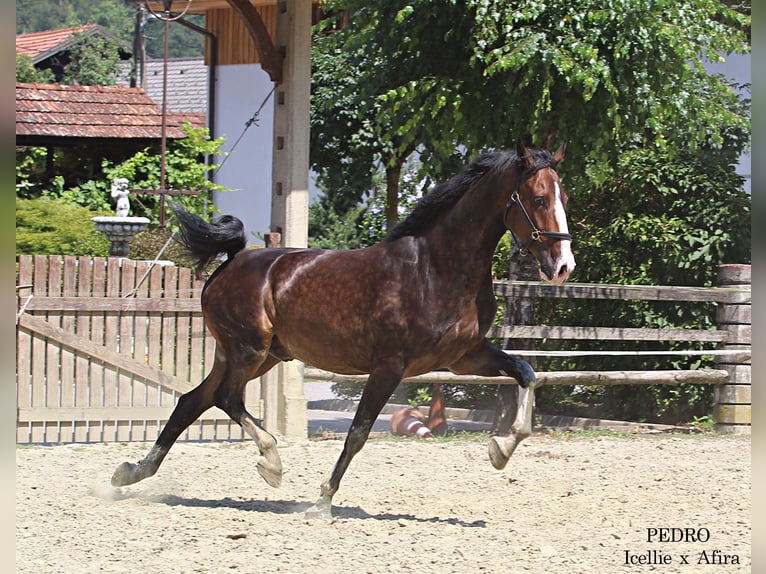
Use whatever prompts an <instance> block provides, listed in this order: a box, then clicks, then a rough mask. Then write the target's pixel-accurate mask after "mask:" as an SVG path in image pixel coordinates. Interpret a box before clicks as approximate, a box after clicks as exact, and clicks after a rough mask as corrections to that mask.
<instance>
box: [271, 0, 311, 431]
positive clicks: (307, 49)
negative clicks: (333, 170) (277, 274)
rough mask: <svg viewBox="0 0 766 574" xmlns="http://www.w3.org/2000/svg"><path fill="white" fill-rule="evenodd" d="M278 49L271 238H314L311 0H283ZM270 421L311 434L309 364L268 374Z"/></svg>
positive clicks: (300, 242) (276, 427) (274, 426)
mask: <svg viewBox="0 0 766 574" xmlns="http://www.w3.org/2000/svg"><path fill="white" fill-rule="evenodd" d="M275 45H276V49H277V50H280V51H281V52H282V53H283V55H284V62H283V71H282V78H283V80H282V82H281V83H280V84H278V85H277V86H276V90H275V92H274V141H273V146H274V151H273V157H274V159H273V164H272V191H271V232H272V236H271V242H273V240H274V239H278V242H279V245H280V246H281V247H306V245H307V244H308V205H309V192H308V189H309V105H310V102H309V97H310V92H311V2H308V1H306V0H278V2H277V37H276V39H275ZM264 400H265V403H266V405H265V411H266V412H265V414H264V424H265V426H266V428H267V429H268V430H269V431H270V432H273V433H276V434H278V435H281V436H283V437H285V438H287V439H302V438H306V436H307V434H308V415H307V412H306V408H307V400H306V396H305V394H304V392H303V365H302V364H301V363H299V362H298V361H290V362H287V363H280V364H279V365H277V366H276V367H274V369H272V370H271V372H269V373H268V374H267V376H265V377H264Z"/></svg>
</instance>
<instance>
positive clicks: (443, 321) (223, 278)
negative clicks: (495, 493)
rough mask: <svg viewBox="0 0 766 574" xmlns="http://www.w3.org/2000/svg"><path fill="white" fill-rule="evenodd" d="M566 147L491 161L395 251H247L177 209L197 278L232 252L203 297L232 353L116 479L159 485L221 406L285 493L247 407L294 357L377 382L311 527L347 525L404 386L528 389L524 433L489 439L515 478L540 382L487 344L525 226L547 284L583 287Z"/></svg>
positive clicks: (497, 463)
mask: <svg viewBox="0 0 766 574" xmlns="http://www.w3.org/2000/svg"><path fill="white" fill-rule="evenodd" d="M565 147H566V144H564V145H562V146H561V147H560V148H559V149H558V150H557V151H556V152H555V153H553V154H551V153H550V152H549V151H547V150H544V149H541V148H535V147H527V146H525V145H523V144H519V145H517V148H516V150H506V151H494V152H488V153H484V154H482V155H480V156H478V157H477V158H476V159H475V160H474V161H473V162H472V163H471V164H470V165H468V167H467V168H465V169H464V170H463V171H462V172H461V173H459V174H457V175H456V176H454V177H453V178H451V179H450V180H448V181H446V182H445V183H442V184H440V185H438V186H436V187H435V188H434V189H433V190H432V191H431V192H430V193H428V194H427V195H425V196H424V197H423V198H422V199H421V200H420V201H419V202H418V204H417V205H416V206H415V208H414V209H413V211H412V212H411V214H410V215H409V216H408V217H406V218H405V219H404V220H402V221H401V222H399V223H398V224H397V225H396V226H395V227H394V228H393V229H391V230H390V231H389V233H388V235H387V236H386V237H385V238H384V239H383V241H381V242H380V243H377V244H375V245H372V246H370V247H367V248H365V249H357V250H344V251H334V250H319V249H305V248H265V249H245V246H246V236H245V232H244V225H243V224H242V222H241V221H240V220H239V219H237V218H236V217H234V216H231V215H223V216H220V217H217V218H216V219H214V220H213V221H212V222H210V223H209V222H207V221H205V220H203V219H202V218H200V217H198V216H196V215H193V214H191V213H189V212H186V211H184V210H183V209H180V208H178V207H174V208H173V212H174V214H175V216H176V218H177V219H178V223H179V225H180V231H179V241H180V243H182V244H183V245H184V246H185V247H186V248H187V250H188V251H189V252H190V253H191V254H192V255H193V256H194V257H195V259H196V263H197V264H196V269H197V272H198V273H200V272H201V270H202V269H204V268H205V267H206V266H207V265H208V264H209V263H210V262H212V261H213V260H214V259H215V258H216V257H218V256H219V255H220V254H225V255H226V260H225V261H224V262H223V263H222V264H221V265H220V266H219V267H218V268H217V269H216V270H215V271H214V272H213V273H212V274H211V276H210V277H209V278H208V279H207V281H206V283H205V286H204V288H203V291H202V296H201V305H202V313H203V317H204V320H205V323H206V325H207V327H208V329H209V330H210V332H211V334H212V335H213V337H214V338H215V340H216V343H217V344H216V351H215V360H214V362H213V366H212V368H211V370H210V372H209V373H208V375H207V376H206V377H205V379H204V380H203V381H202V382H201V383H200V384H199V385H198V386H197V387H195V388H194V389H193V390H191V391H189V392H188V393H186V394H184V395H182V396H181V397H180V398H179V400H178V403H177V404H176V407H175V409H174V410H173V412H172V414H171V416H170V418H169V420H168V422H167V424H166V425H165V427H164V428H163V429H162V431H161V432H160V434H159V437H158V438H157V440H156V442H155V444H154V446H153V447H152V448H151V450H150V451H149V452H148V453H147V455H146V456H145V457H144V458H143V459H141V460H140V461H139V462H137V463H135V464H134V463H130V462H124V463H122V464H121V465H119V466H118V467H117V469H116V470H115V472H114V474H113V476H112V479H111V483H112V485H114V486H124V485H129V484H133V483H135V482H138V481H140V480H143V479H144V478H147V477H149V476H152V475H154V474H155V473H156V472H157V469H158V468H159V466H160V464H161V463H162V461H163V459H164V458H165V456H166V455H167V454H168V451H169V450H170V448H171V446H172V445H173V443H174V442H175V441H176V439H177V438H178V437H179V435H180V434H181V433H182V432H183V431H184V430H185V429H186V428H187V427H188V426H189V425H190V424H192V423H193V422H194V421H195V420H196V419H197V418H199V416H200V415H202V413H204V412H205V411H206V410H208V409H209V408H210V407H212V406H216V407H218V408H220V409H222V410H223V411H224V412H226V413H227V414H228V415H229V416H230V417H231V418H232V419H233V420H234V421H236V422H237V423H238V424H240V425H241V426H242V428H243V429H244V430H245V431H246V432H247V434H249V435H250V436H251V437H252V438H253V439H254V441H255V443H256V445H257V447H258V449H259V451H260V456H259V457H258V459H257V461H256V462H257V470H258V473H259V474H260V475H261V477H262V478H263V479H264V480H265V481H266V482H267V483H268V484H269V485H271V486H275V487H276V486H279V485H280V484H281V479H282V462H281V459H280V456H279V452H278V450H277V443H276V439H275V438H274V436H272V435H271V434H270V433H269V432H267V431H266V430H265V429H264V428H263V427H262V426H261V424H260V421H258V420H256V419H255V418H254V417H253V416H252V415H251V414H250V413H248V412H247V410H246V409H245V405H244V401H243V395H244V390H245V386H246V385H247V382H248V381H250V380H251V379H255V378H257V377H260V376H261V375H263V374H264V373H266V372H267V371H268V370H269V369H271V368H272V367H274V366H275V365H276V364H278V363H279V362H280V361H288V360H291V359H298V360H300V361H302V362H304V363H307V364H310V365H313V366H315V367H318V368H320V369H324V370H327V371H332V372H335V373H340V374H368V375H369V378H368V379H367V382H366V384H365V386H364V390H363V392H362V397H361V400H360V402H359V406H358V407H357V410H356V414H355V415H354V418H353V421H352V423H351V426H350V428H349V431H348V434H347V436H346V439H345V443H344V446H343V450H342V452H341V454H340V456H339V458H338V460H337V462H336V464H335V466H334V468H333V470H332V472H331V474H330V476H329V477H328V479H327V480H325V481H324V482H323V483H322V485H321V489H320V497H319V499H318V500H317V502H316V504H315V505H314V506H312V507H311V508H309V510H307V512H306V516H307V517H308V518H331V517H332V498H333V496H334V495H335V493H336V492H337V491H338V488H339V486H340V481H341V478H342V477H343V475H344V473H345V472H346V469H347V468H348V466H349V463H350V462H351V460H352V458H353V457H354V456H355V455H356V454H357V453H358V452H359V450H360V449H361V448H362V447H363V445H364V444H365V442H366V440H367V438H368V436H369V433H370V429H371V428H372V425H373V423H374V422H375V420H376V418H377V417H378V415H379V414H380V411H381V409H382V408H383V406H384V405H385V403H386V402H387V401H388V399H389V398H390V397H391V394H392V393H393V391H394V389H395V388H396V387H397V385H399V383H400V381H401V380H402V379H403V378H405V377H413V376H416V375H419V374H423V373H427V372H429V371H433V370H437V369H449V370H450V371H452V372H454V373H457V374H473V375H480V376H489V377H493V376H510V377H513V378H514V379H516V381H517V382H518V384H519V406H518V410H517V416H516V421H515V423H514V425H513V427H512V430H511V433H510V434H509V435H508V436H492V437H490V440H489V456H490V461H491V463H492V465H493V466H494V467H495V468H497V469H502V468H504V467H505V465H506V463H507V461H508V458H509V457H510V456H511V454H512V453H513V451H514V449H515V448H516V445H517V444H518V443H519V441H521V440H522V439H523V438H525V437H526V436H529V434H531V429H532V409H533V407H534V389H535V387H536V383H535V373H534V371H533V370H532V368H531V366H530V365H529V363H527V362H526V361H523V360H521V359H519V358H516V357H513V356H511V355H509V354H507V353H505V352H503V351H502V350H500V349H498V348H497V347H495V346H493V345H492V344H491V343H490V342H489V341H488V339H487V338H486V337H485V334H486V332H487V330H488V329H489V327H490V326H491V325H492V321H493V319H494V317H495V311H496V308H497V304H496V301H495V296H494V292H493V286H492V273H491V263H492V255H493V253H494V251H495V247H496V246H497V243H498V242H499V241H500V239H501V237H502V236H503V234H504V233H505V232H506V231H508V230H510V231H511V233H512V235H513V237H514V238H515V240H516V241H517V242H519V244H520V246H521V249H522V250H523V251H524V252H526V253H530V254H532V255H533V256H534V257H535V259H536V260H537V261H538V263H539V266H540V274H541V277H542V278H543V279H544V280H546V281H549V282H553V283H562V282H564V281H566V279H567V278H568V277H569V274H570V273H571V272H572V270H573V269H574V266H575V260H574V256H573V255H572V250H571V236H570V235H569V230H568V227H567V220H566V214H565V209H566V203H567V195H566V193H565V192H564V189H563V188H562V186H561V182H560V180H559V176H558V173H557V171H556V167H557V165H558V163H559V162H560V161H561V160H562V158H563V157H564V151H565Z"/></svg>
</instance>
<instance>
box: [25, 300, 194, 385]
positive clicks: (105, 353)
mask: <svg viewBox="0 0 766 574" xmlns="http://www.w3.org/2000/svg"><path fill="white" fill-rule="evenodd" d="M19 325H20V326H21V327H22V328H24V329H27V330H29V331H31V332H33V333H36V334H38V335H41V336H43V337H46V338H48V339H52V340H53V341H55V342H57V343H60V344H61V345H63V346H65V347H69V348H70V349H74V350H75V351H79V352H80V353H84V354H86V355H88V356H90V357H91V359H93V360H95V361H101V362H103V363H106V364H108V365H112V366H114V367H117V368H119V369H122V370H124V371H126V372H128V373H132V374H134V375H136V376H137V377H141V378H142V379H145V380H146V381H147V382H149V383H154V384H156V385H160V386H163V387H166V388H168V389H171V390H174V391H177V392H179V393H186V392H188V391H190V390H191V389H192V388H194V385H192V384H191V383H189V382H187V381H184V380H182V379H179V378H178V377H175V376H173V375H169V374H167V373H165V372H163V371H160V370H158V369H155V368H153V367H150V366H149V365H145V364H143V363H141V362H139V361H136V360H134V359H133V358H132V357H130V356H127V355H123V354H120V353H116V352H114V351H110V350H109V349H107V348H105V347H104V346H103V345H99V344H97V343H94V342H93V341H89V340H88V339H84V338H82V337H78V336H77V335H75V334H74V333H71V332H69V331H65V330H64V329H61V328H59V327H56V326H55V325H51V324H50V323H48V322H47V321H46V320H45V319H42V318H40V317H35V316H33V315H29V314H24V315H22V316H21V317H20V318H19Z"/></svg>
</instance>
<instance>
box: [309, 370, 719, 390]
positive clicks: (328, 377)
mask: <svg viewBox="0 0 766 574" xmlns="http://www.w3.org/2000/svg"><path fill="white" fill-rule="evenodd" d="M536 375H537V380H538V381H539V382H540V384H543V385H583V386H598V385H681V384H685V385H721V384H723V383H725V382H726V381H727V380H728V377H729V374H728V373H727V372H726V371H723V370H719V369H698V370H695V371H685V370H677V371H551V372H549V373H536ZM304 377H305V379H306V380H307V381H308V380H318V381H330V382H333V383H341V382H344V383H345V382H360V383H363V382H365V381H366V380H367V375H337V374H335V373H330V372H329V371H322V370H320V369H314V368H307V369H306V370H305V371H304ZM403 382H405V383H442V384H445V385H465V384H469V385H470V384H473V385H515V384H516V379H513V378H511V377H479V376H477V375H455V374H454V373H450V372H448V371H433V372H431V373H426V374H425V375H419V376H417V377H409V378H406V379H404V380H403Z"/></svg>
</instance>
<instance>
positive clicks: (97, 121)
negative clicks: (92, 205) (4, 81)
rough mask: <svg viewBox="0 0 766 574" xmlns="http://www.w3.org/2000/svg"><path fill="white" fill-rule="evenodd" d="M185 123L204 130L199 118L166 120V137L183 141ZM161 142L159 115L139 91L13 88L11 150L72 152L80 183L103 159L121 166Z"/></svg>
mask: <svg viewBox="0 0 766 574" xmlns="http://www.w3.org/2000/svg"><path fill="white" fill-rule="evenodd" d="M185 121H190V122H191V123H192V125H195V126H201V125H204V121H205V118H204V114H184V113H180V114H172V113H170V114H168V117H167V122H166V126H167V127H166V137H167V138H168V139H175V138H182V137H185V134H184V132H183V131H182V130H181V129H180V126H181V124H182V123H183V122H185ZM161 136H162V111H161V109H160V108H159V106H158V105H157V104H156V102H154V101H153V100H152V99H151V98H150V97H149V96H148V95H147V94H146V92H144V91H143V90H142V89H141V88H130V87H128V86H68V85H62V84H27V83H21V82H17V83H16V145H17V146H30V147H44V148H47V149H48V150H49V152H52V151H53V150H54V149H60V150H68V149H71V148H77V151H76V152H75V153H76V154H77V155H78V158H86V160H87V161H86V164H85V165H82V166H80V167H79V168H78V172H79V176H80V177H81V178H82V177H85V178H87V177H89V176H90V175H91V174H98V173H100V169H101V160H102V159H104V158H108V159H110V160H112V161H121V160H122V159H126V158H127V157H130V156H131V155H133V154H134V153H136V152H137V151H139V150H141V149H143V148H145V147H147V146H150V145H155V146H159V143H160V141H161ZM48 155H49V158H50V159H49V163H50V161H51V159H52V156H51V153H49V154H48ZM48 168H49V169H50V165H49V166H48ZM68 183H72V184H76V183H77V182H76V181H72V182H68Z"/></svg>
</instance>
